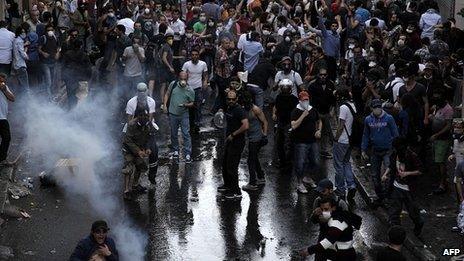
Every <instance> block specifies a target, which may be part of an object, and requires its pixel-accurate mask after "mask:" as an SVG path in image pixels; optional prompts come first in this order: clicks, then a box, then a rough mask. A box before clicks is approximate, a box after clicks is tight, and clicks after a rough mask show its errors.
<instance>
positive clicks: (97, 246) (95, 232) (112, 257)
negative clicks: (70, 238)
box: [69, 220, 119, 261]
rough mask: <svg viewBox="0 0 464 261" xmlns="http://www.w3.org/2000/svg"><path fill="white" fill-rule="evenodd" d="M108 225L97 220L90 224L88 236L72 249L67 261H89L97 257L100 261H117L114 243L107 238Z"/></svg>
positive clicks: (117, 255) (117, 256)
mask: <svg viewBox="0 0 464 261" xmlns="http://www.w3.org/2000/svg"><path fill="white" fill-rule="evenodd" d="M109 230H110V229H109V227H108V224H107V223H106V221H104V220H97V221H95V222H94V223H93V224H92V228H91V230H90V235H88V236H87V237H85V238H84V239H81V240H80V241H79V243H78V244H77V246H76V248H75V249H74V251H73V253H72V254H71V257H70V258H69V261H82V260H91V259H90V258H95V257H94V256H98V257H99V258H102V259H100V260H107V261H118V260H119V254H118V250H117V249H116V243H115V242H114V240H113V239H112V238H111V237H109V236H108V231H109Z"/></svg>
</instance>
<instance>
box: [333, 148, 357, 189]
mask: <svg viewBox="0 0 464 261" xmlns="http://www.w3.org/2000/svg"><path fill="white" fill-rule="evenodd" d="M350 158H351V148H350V145H349V144H343V143H338V142H335V143H334V146H333V164H334V168H335V187H336V188H337V191H338V192H339V193H340V194H341V195H345V192H346V187H348V189H353V188H356V183H355V182H354V175H353V170H352V169H351V162H350ZM345 184H346V186H345Z"/></svg>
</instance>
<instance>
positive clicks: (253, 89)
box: [247, 84, 264, 109]
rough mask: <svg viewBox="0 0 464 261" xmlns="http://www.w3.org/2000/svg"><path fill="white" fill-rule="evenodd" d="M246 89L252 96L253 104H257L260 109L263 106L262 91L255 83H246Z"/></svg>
mask: <svg viewBox="0 0 464 261" xmlns="http://www.w3.org/2000/svg"><path fill="white" fill-rule="evenodd" d="M247 89H248V91H249V92H250V94H251V95H252V96H253V104H254V105H256V106H258V107H259V108H260V109H263V107H264V91H263V89H261V87H259V86H257V85H254V84H253V85H250V84H248V85H247Z"/></svg>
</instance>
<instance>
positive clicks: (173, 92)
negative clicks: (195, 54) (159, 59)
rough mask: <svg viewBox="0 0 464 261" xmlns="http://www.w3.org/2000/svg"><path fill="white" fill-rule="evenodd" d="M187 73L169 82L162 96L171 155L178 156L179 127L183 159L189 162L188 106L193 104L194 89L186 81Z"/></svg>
mask: <svg viewBox="0 0 464 261" xmlns="http://www.w3.org/2000/svg"><path fill="white" fill-rule="evenodd" d="M187 78H188V75H187V73H186V72H185V71H182V72H180V73H179V79H178V80H177V81H173V82H171V84H170V85H169V88H168V90H167V92H166V95H165V96H164V104H165V106H164V107H165V108H166V109H165V112H166V113H168V114H169V125H170V128H171V156H172V157H173V158H178V157H179V137H178V130H179V127H180V129H181V132H182V140H183V146H184V148H183V152H184V157H185V161H186V162H187V163H190V162H191V154H192V142H191V137H190V120H189V119H190V115H189V108H192V107H193V106H194V102H195V91H194V90H193V89H192V88H191V87H190V85H189V84H188V81H187Z"/></svg>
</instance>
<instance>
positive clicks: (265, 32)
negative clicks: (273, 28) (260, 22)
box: [263, 30, 271, 35]
mask: <svg viewBox="0 0 464 261" xmlns="http://www.w3.org/2000/svg"><path fill="white" fill-rule="evenodd" d="M270 34H271V32H269V31H268V30H263V35H270Z"/></svg>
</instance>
